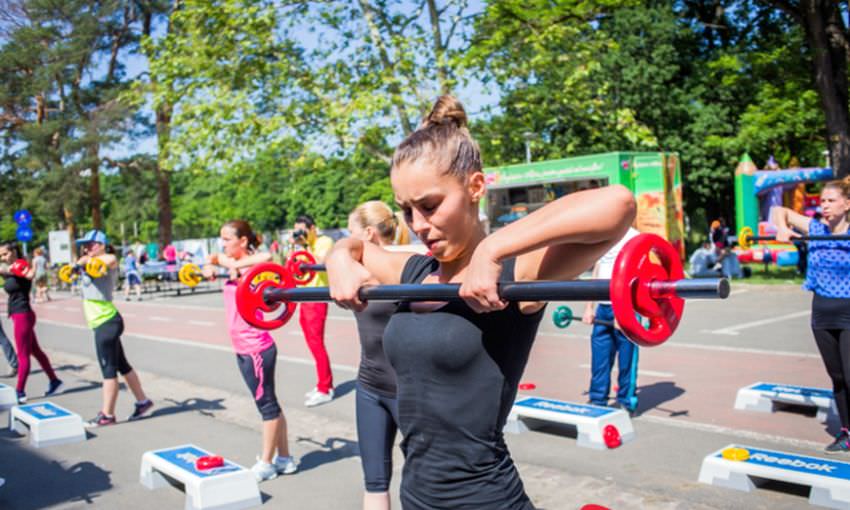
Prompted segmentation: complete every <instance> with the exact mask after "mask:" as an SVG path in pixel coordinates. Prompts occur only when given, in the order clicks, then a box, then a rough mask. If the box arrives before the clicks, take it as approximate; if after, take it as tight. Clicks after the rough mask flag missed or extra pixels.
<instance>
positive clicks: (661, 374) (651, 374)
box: [578, 363, 676, 377]
mask: <svg viewBox="0 0 850 510" xmlns="http://www.w3.org/2000/svg"><path fill="white" fill-rule="evenodd" d="M578 367H579V368H590V365H589V364H588V363H583V364H581V365H579V366H578ZM642 375H645V376H648V377H674V376H675V375H676V374H674V373H672V372H656V371H655V370H644V369H642V368H640V367H638V377H640V376H642Z"/></svg>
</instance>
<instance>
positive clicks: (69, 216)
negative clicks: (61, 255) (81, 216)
mask: <svg viewBox="0 0 850 510" xmlns="http://www.w3.org/2000/svg"><path fill="white" fill-rule="evenodd" d="M62 214H63V215H64V217H65V228H66V229H67V230H68V238H69V240H70V241H71V262H74V261H76V260H77V250H76V247H77V243H76V242H75V241H76V240H77V224H76V223H74V213H73V212H72V211H71V209H69V208H68V205H67V204H65V205H63V206H62Z"/></svg>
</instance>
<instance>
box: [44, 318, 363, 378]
mask: <svg viewBox="0 0 850 510" xmlns="http://www.w3.org/2000/svg"><path fill="white" fill-rule="evenodd" d="M38 323H39V324H50V325H51V326H60V327H63V328H74V329H83V330H86V331H89V328H87V327H85V326H79V325H77V324H68V323H66V322H61V321H54V320H50V319H39V320H38ZM124 336H127V337H134V338H139V339H142V340H151V341H153V342H161V343H164V344H171V345H180V346H183V347H191V348H193V349H194V348H201V349H209V350H211V351H220V352H227V353H231V354H233V348H232V347H227V346H224V345H216V344H206V343H202V342H197V341H194V340H181V339H179V338H169V337H165V336H156V335H142V334H138V333H125V334H124ZM277 359H279V360H281V361H287V362H289V363H297V364H299V365H307V366H314V365H315V364H316V362H315V361H313V359H312V358H311V359H307V358H297V357H295V356H283V355H278V357H277ZM331 368H333V369H334V370H342V371H345V372H355V373H356V372H357V367H353V366H351V365H343V364H341V363H331Z"/></svg>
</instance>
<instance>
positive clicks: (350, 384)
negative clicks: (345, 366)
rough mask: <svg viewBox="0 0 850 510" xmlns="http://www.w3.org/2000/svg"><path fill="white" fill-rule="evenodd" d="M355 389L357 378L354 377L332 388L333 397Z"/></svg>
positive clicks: (335, 397)
mask: <svg viewBox="0 0 850 510" xmlns="http://www.w3.org/2000/svg"><path fill="white" fill-rule="evenodd" d="M355 389H357V380H356V379H351V380H349V381H345V382H344V383H342V384H340V385H339V386H337V387H335V388H334V399H337V398H340V397H344V396H345V395H347V394H349V393H351V392H352V391H354V390H355Z"/></svg>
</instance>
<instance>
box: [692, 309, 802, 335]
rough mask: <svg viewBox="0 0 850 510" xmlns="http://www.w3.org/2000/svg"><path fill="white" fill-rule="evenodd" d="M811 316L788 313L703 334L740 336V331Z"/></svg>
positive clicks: (705, 331) (707, 331) (706, 331)
mask: <svg viewBox="0 0 850 510" xmlns="http://www.w3.org/2000/svg"><path fill="white" fill-rule="evenodd" d="M809 314H811V311H809V310H804V311H802V312H795V313H786V314H784V315H780V316H779V317H771V318H769V319H761V320H757V321H752V322H745V323H743V324H736V325H734V326H727V327H725V328H720V329H715V330H703V331H702V332H703V333H712V334H715V335H738V334H740V333H738V331H740V330H742V329H749V328H756V327H758V326H764V325H765V324H773V323H774V322H782V321H787V320H791V319H796V318H798V317H805V316H806V315H809Z"/></svg>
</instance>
